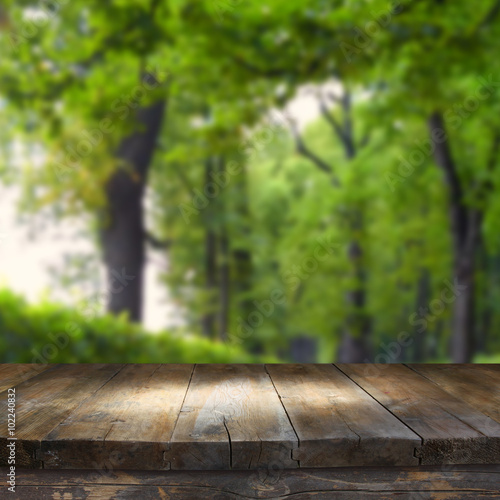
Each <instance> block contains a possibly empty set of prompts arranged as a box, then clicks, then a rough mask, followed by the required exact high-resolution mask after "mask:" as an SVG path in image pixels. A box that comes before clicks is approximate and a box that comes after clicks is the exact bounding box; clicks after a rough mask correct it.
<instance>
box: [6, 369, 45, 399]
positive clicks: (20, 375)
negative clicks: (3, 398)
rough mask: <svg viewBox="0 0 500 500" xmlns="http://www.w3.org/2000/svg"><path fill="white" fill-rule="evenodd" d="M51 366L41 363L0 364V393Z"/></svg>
mask: <svg viewBox="0 0 500 500" xmlns="http://www.w3.org/2000/svg"><path fill="white" fill-rule="evenodd" d="M53 367H54V365H42V364H22V363H19V364H0V393H1V392H3V391H5V390H7V389H10V388H12V387H15V386H16V385H18V384H21V383H22V382H25V381H26V380H29V379H30V378H33V377H36V376H37V375H39V374H40V373H42V372H44V371H46V370H48V369H50V368H53Z"/></svg>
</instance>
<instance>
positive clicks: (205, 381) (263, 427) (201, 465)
mask: <svg viewBox="0 0 500 500" xmlns="http://www.w3.org/2000/svg"><path fill="white" fill-rule="evenodd" d="M294 448H297V436H296V435H295V433H294V431H293V429H292V426H291V425H290V422H289V420H288V417H287V416H286V413H285V411H284V409H283V406H282V404H281V402H280V400H279V398H278V395H277V394H276V391H275V390H274V387H273V384H272V382H271V380H270V378H269V375H268V374H267V372H266V371H265V368H264V366H263V365H196V367H195V370H194V373H193V378H192V381H191V385H190V386H189V390H188V392H187V395H186V400H185V402H184V405H183V407H182V410H181V413H180V415H179V419H178V421H177V425H176V427H175V430H174V434H173V436H172V444H171V449H170V451H169V454H168V455H169V456H170V462H171V464H172V469H180V470H181V469H184V470H185V469H190V470H203V469H231V468H232V469H255V468H258V467H261V466H262V465H269V464H272V463H276V465H277V466H280V465H282V466H283V467H288V468H291V467H297V462H296V461H294V460H292V459H291V452H292V449H294Z"/></svg>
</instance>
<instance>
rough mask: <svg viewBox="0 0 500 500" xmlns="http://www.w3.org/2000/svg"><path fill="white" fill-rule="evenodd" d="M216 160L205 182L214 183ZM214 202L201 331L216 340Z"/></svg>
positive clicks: (209, 211) (208, 165) (208, 219)
mask: <svg viewBox="0 0 500 500" xmlns="http://www.w3.org/2000/svg"><path fill="white" fill-rule="evenodd" d="M214 168H215V167H214V159H213V158H212V157H210V158H207V159H206V161H205V182H206V183H209V182H212V174H213V173H214V172H215V170H214ZM213 204H214V201H213V200H212V201H211V203H210V205H208V206H207V207H206V208H205V212H204V218H205V227H206V232H205V289H206V292H207V300H206V303H205V304H204V307H205V312H204V314H203V316H202V318H201V329H202V333H203V335H205V336H206V337H209V338H215V333H216V332H215V327H216V320H217V315H216V310H217V304H216V298H215V297H216V293H217V281H218V280H217V273H218V270H217V234H216V232H215V229H214V227H213V226H214V221H213V219H214V206H213Z"/></svg>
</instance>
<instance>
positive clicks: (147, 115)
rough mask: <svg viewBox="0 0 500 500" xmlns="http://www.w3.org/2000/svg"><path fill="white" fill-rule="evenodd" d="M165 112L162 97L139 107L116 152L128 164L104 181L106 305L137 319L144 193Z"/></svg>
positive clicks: (141, 290)
mask: <svg viewBox="0 0 500 500" xmlns="http://www.w3.org/2000/svg"><path fill="white" fill-rule="evenodd" d="M164 112H165V101H164V100H162V101H159V102H156V103H154V104H152V105H150V106H148V107H144V108H140V109H139V110H138V111H137V113H136V115H135V118H136V124H137V128H136V130H135V131H134V132H132V133H131V134H130V135H129V136H128V137H126V138H124V139H123V140H122V142H121V143H120V145H119V147H118V151H117V153H116V158H117V159H118V160H119V162H120V163H124V164H125V168H121V165H120V166H119V168H118V170H117V171H116V172H115V173H114V174H113V175H112V177H111V178H110V179H109V181H108V183H107V185H106V198H107V207H106V211H107V212H106V217H105V221H103V224H102V226H101V231H100V237H101V244H102V248H103V257H104V264H105V266H106V272H107V279H108V283H109V290H110V294H109V299H108V306H107V309H108V311H109V312H111V313H113V314H119V313H121V312H124V311H126V312H128V313H129V318H130V319H131V320H132V321H137V322H139V321H141V319H142V299H143V297H142V294H143V272H144V260H145V250H144V242H145V237H144V235H145V231H144V214H143V206H142V199H143V194H144V188H145V186H146V182H147V175H148V170H149V167H150V164H151V160H152V157H153V153H154V150H155V146H156V141H157V138H158V136H159V133H160V129H161V124H162V120H163V116H164Z"/></svg>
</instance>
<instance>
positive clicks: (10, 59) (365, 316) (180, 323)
mask: <svg viewBox="0 0 500 500" xmlns="http://www.w3.org/2000/svg"><path fill="white" fill-rule="evenodd" d="M0 50H1V56H2V57H1V59H0V125H1V130H2V134H1V135H0V183H1V186H0V188H1V193H2V194H1V197H0V207H1V210H0V333H1V335H0V361H1V362H125V361H133V362H245V361H250V362H258V361H297V362H332V361H341V362H382V363H388V362H405V361H413V362H423V361H441V362H447V361H453V362H471V361H474V362H499V361H500V333H499V332H500V231H499V229H500V221H499V217H500V197H499V196H498V193H499V190H500V93H499V87H500V60H499V58H498V54H499V53H500V2H499V1H497V0H485V1H483V2H480V3H474V2H467V1H465V0H460V1H453V2H452V1H451V0H441V1H434V2H422V1H417V0H405V1H401V2H388V1H380V0H371V1H370V0H360V1H348V0H316V1H310V0H300V1H299V0H273V1H272V2H267V1H256V0H168V1H167V0H99V1H97V0H87V1H85V2H83V1H81V0H73V1H71V2H70V1H69V0H39V1H27V0H5V1H4V2H2V6H0Z"/></svg>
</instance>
